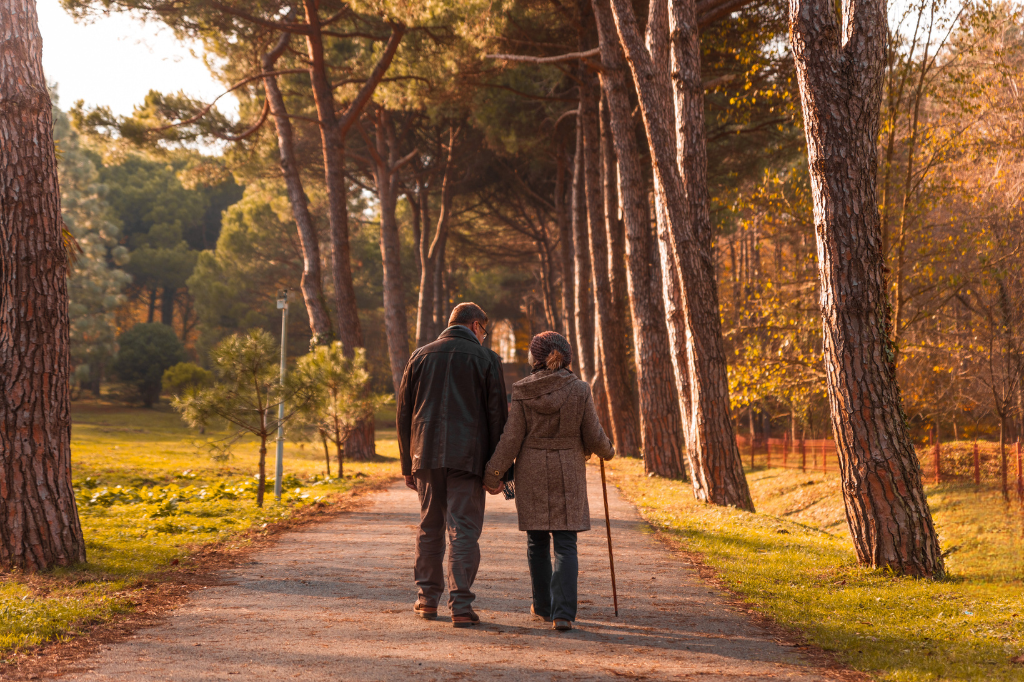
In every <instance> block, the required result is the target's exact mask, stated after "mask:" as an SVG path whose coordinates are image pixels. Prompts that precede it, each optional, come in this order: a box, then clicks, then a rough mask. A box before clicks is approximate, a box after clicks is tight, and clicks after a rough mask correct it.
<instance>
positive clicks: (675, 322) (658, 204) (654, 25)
mask: <svg viewBox="0 0 1024 682" xmlns="http://www.w3.org/2000/svg"><path fill="white" fill-rule="evenodd" d="M648 9H649V13H648V17H647V30H646V36H645V40H646V43H647V48H648V50H649V52H650V55H651V60H652V64H653V67H654V87H657V88H658V89H660V90H661V92H662V95H661V97H662V98H663V99H664V101H668V100H669V99H670V98H671V92H672V80H671V76H670V75H669V72H670V68H671V62H672V57H671V51H670V49H669V44H668V0H652V2H651V3H650V5H649V8H648ZM665 115H666V118H668V123H669V126H670V127H672V128H674V127H675V110H674V109H672V108H669V109H667V110H666V111H665ZM651 171H652V172H651V180H652V186H653V189H654V213H655V222H656V228H657V244H656V245H657V248H658V263H659V265H660V267H661V287H662V302H663V303H664V306H665V326H666V327H667V329H668V341H669V352H670V354H671V355H670V357H671V360H672V374H673V376H674V377H675V389H676V395H677V396H678V398H679V416H680V422H681V428H682V435H683V439H684V440H683V446H684V447H686V443H687V442H688V441H689V435H688V429H689V427H690V415H691V414H692V413H693V412H692V409H691V407H690V362H689V359H688V357H687V354H688V351H687V348H686V315H685V314H684V313H683V289H682V284H681V282H680V281H679V273H678V272H677V271H676V268H675V259H674V258H673V257H672V237H671V236H670V235H669V230H670V227H669V218H668V210H667V209H666V208H665V203H664V192H663V191H662V190H661V184H660V182H659V181H658V174H657V173H655V172H653V171H654V169H653V168H652V169H651ZM685 456H686V459H687V460H688V462H689V465H690V471H693V470H694V467H695V466H696V460H695V458H694V453H693V452H692V451H691V450H690V449H689V448H686V455H685Z"/></svg>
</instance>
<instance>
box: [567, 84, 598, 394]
mask: <svg viewBox="0 0 1024 682" xmlns="http://www.w3.org/2000/svg"><path fill="white" fill-rule="evenodd" d="M581 72H582V69H581ZM581 88H582V86H581ZM585 185H586V179H585V178H584V177H583V125H582V124H581V123H580V117H579V115H577V116H576V152H575V154H574V155H573V172H572V188H571V189H570V209H571V212H570V221H569V232H570V240H571V242H572V249H571V251H570V253H571V255H572V268H571V271H572V278H573V280H572V296H573V299H572V334H573V338H572V344H573V352H574V353H575V356H576V363H575V364H576V369H577V371H578V372H579V375H580V378H581V379H584V380H586V379H587V376H588V372H589V370H590V362H591V356H590V354H589V353H588V352H587V347H586V344H585V343H584V342H583V339H584V337H585V338H587V339H589V338H590V336H592V335H593V333H594V327H593V321H592V320H591V319H590V318H589V317H588V315H587V312H588V308H587V305H588V303H587V299H588V298H589V295H590V249H588V248H587V246H586V245H587V204H586V201H585V200H584V198H583V195H584V193H585V190H584V187H585Z"/></svg>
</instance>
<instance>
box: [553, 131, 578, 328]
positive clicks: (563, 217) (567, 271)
mask: <svg viewBox="0 0 1024 682" xmlns="http://www.w3.org/2000/svg"><path fill="white" fill-rule="evenodd" d="M555 134H556V135H557V134H558V132H557V130H556V131H555ZM555 153H556V159H555V163H556V166H555V168H556V170H555V220H557V221H558V264H559V269H560V270H561V280H560V281H561V287H560V292H559V293H560V294H561V300H562V316H561V319H560V320H559V330H560V331H561V333H562V334H564V335H565V338H567V339H568V340H569V343H570V344H571V345H572V347H573V348H575V347H576V313H575V311H574V305H573V304H574V301H573V281H572V280H573V267H572V230H571V228H570V220H571V217H570V213H571V210H572V209H571V207H570V205H571V203H572V199H571V195H570V194H569V191H570V187H571V183H570V182H569V177H568V176H569V174H568V172H567V169H566V165H567V163H566V161H567V159H566V153H565V146H564V144H563V143H562V140H561V138H560V139H559V141H558V144H557V150H556V152H555Z"/></svg>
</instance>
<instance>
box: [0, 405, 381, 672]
mask: <svg viewBox="0 0 1024 682" xmlns="http://www.w3.org/2000/svg"><path fill="white" fill-rule="evenodd" d="M72 416H73V423H74V426H73V429H72V469H73V479H74V483H75V491H76V502H77V504H78V511H79V516H80V518H81V521H82V530H83V532H84V535H85V540H86V552H87V562H86V563H85V564H81V565H78V566H74V567H71V568H67V569H58V570H55V571H51V572H49V573H46V574H42V575H35V576H21V575H10V574H9V575H6V576H3V580H2V582H0V652H10V651H11V650H15V649H18V648H23V647H26V646H32V645H36V644H40V643H43V642H47V641H52V640H59V639H61V638H63V637H66V636H69V635H70V634H73V633H74V632H76V631H77V630H79V629H81V627H82V626H83V625H85V624H88V623H92V622H100V621H103V620H106V619H108V618H110V617H111V616H113V615H115V614H117V613H121V612H124V611H127V610H130V609H131V608H132V601H133V596H134V591H135V588H136V587H137V585H138V584H139V581H140V580H143V579H146V578H147V577H149V576H153V575H154V574H157V573H161V572H164V571H167V570H172V569H171V567H172V562H175V561H176V560H177V561H178V562H179V563H180V564H181V565H184V562H185V559H186V558H187V557H188V556H189V555H190V554H191V553H192V552H194V551H195V550H196V549H198V548H200V547H202V546H205V545H210V544H212V543H226V544H231V545H237V544H239V543H244V542H246V533H247V531H250V530H253V529H255V530H257V531H258V530H259V529H260V528H262V527H264V526H266V525H269V524H273V523H274V522H276V521H281V520H285V519H287V518H288V517H290V516H291V515H293V514H295V513H296V512H297V511H298V510H300V509H302V508H303V507H306V506H308V505H310V504H315V503H318V502H320V503H324V504H329V503H330V502H332V501H333V500H335V499H337V498H338V497H339V496H343V495H346V494H348V493H350V492H351V491H352V490H354V489H355V488H356V487H358V486H361V485H365V484H366V483H368V482H377V481H381V480H383V479H387V478H391V477H394V476H396V475H397V474H398V473H399V468H398V463H397V456H398V452H397V450H398V448H397V443H396V441H395V440H394V433H393V431H392V432H387V431H384V432H378V440H377V452H378V455H379V456H378V457H377V458H376V459H375V460H374V461H371V462H345V469H344V474H345V475H344V477H342V478H338V470H337V461H332V462H331V474H332V478H327V476H326V464H325V461H324V451H323V447H322V445H320V444H309V443H293V442H290V441H286V446H285V453H284V455H285V456H284V461H285V475H284V477H283V478H282V483H283V488H284V493H283V495H282V499H281V502H279V503H278V502H275V500H274V494H273V471H274V468H273V458H274V452H275V451H274V444H270V446H269V450H270V452H269V453H268V464H267V471H268V474H269V476H268V479H269V480H268V487H267V494H266V497H265V504H264V507H263V508H262V509H260V508H258V507H256V503H255V490H256V480H255V478H254V476H255V474H256V471H257V463H258V453H259V451H258V443H257V442H256V441H255V440H253V439H246V440H243V441H240V442H238V443H237V444H235V445H234V446H233V447H232V449H231V454H230V456H228V457H227V458H226V459H225V458H224V457H223V456H221V457H219V458H216V459H215V458H213V457H211V450H210V449H209V447H208V446H207V443H208V442H210V441H217V440H219V439H221V438H222V437H223V436H224V434H223V433H217V432H209V433H207V434H205V435H200V434H198V433H197V432H196V431H194V430H190V429H188V428H186V427H185V426H184V424H183V423H182V422H181V420H180V419H179V418H178V416H177V415H176V414H175V413H174V412H172V411H170V410H169V409H168V408H166V407H163V408H158V409H154V410H146V409H141V408H128V407H124V406H117V405H109V404H102V403H97V402H89V401H81V402H77V403H75V404H74V406H73V409H72ZM214 454H216V453H214Z"/></svg>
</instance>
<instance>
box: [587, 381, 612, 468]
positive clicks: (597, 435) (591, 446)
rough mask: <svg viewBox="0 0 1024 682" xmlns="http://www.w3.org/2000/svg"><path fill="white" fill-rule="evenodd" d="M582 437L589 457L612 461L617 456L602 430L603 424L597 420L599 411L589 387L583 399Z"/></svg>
mask: <svg viewBox="0 0 1024 682" xmlns="http://www.w3.org/2000/svg"><path fill="white" fill-rule="evenodd" d="M580 437H581V438H582V440H583V450H584V452H586V453H587V456H588V457H589V456H590V455H591V454H595V455H597V456H598V457H600V458H601V459H611V458H612V457H614V456H615V446H613V445H612V442H611V441H610V440H609V439H608V436H606V435H605V432H604V429H603V428H601V422H600V420H599V419H598V418H597V409H596V408H595V407H594V396H593V394H592V393H591V392H590V386H587V392H586V395H585V396H584V397H583V422H582V423H581V424H580Z"/></svg>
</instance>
